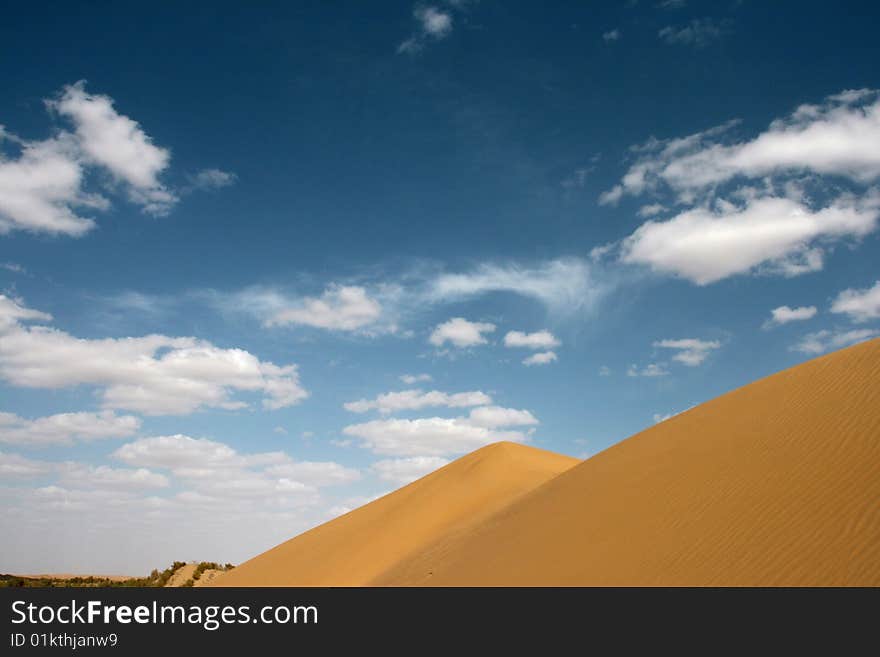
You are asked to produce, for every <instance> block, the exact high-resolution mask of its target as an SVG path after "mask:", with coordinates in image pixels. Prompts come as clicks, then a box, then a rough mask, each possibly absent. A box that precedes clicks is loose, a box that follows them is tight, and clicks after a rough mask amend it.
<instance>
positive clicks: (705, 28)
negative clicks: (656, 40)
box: [657, 18, 725, 48]
mask: <svg viewBox="0 0 880 657" xmlns="http://www.w3.org/2000/svg"><path fill="white" fill-rule="evenodd" d="M724 32H725V27H724V25H723V24H721V23H718V22H717V21H714V20H712V19H711V18H695V19H693V20H692V21H690V22H689V23H688V24H687V25H682V26H678V27H675V26H672V25H667V26H666V27H664V28H662V29H661V30H660V31H659V32H658V33H657V36H659V37H660V39H661V40H662V41H665V42H666V43H668V44H670V45H681V46H694V47H696V48H703V47H705V46H707V45H709V44H710V43H712V42H713V41H717V40H718V39H720V38H721V37H722V36H723V35H724Z"/></svg>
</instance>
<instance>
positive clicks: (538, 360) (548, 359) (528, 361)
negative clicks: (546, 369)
mask: <svg viewBox="0 0 880 657" xmlns="http://www.w3.org/2000/svg"><path fill="white" fill-rule="evenodd" d="M556 360H558V357H557V356H556V352H555V351H541V352H539V353H537V354H532V355H531V356H528V357H527V358H523V365H525V366H526V367H532V366H534V365H548V364H549V363H553V362H555V361H556Z"/></svg>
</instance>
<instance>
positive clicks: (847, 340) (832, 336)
mask: <svg viewBox="0 0 880 657" xmlns="http://www.w3.org/2000/svg"><path fill="white" fill-rule="evenodd" d="M878 335H880V331H878V330H877V329H854V330H850V331H828V330H824V331H816V332H815V333H808V334H807V335H805V336H804V337H803V339H801V340H800V342H798V343H797V344H794V345H792V346H791V347H790V349H791V351H799V352H801V353H804V354H821V353H824V352H826V351H831V350H834V349H841V348H843V347H847V346H849V345H851V344H855V343H857V342H862V341H864V340H868V339H870V338H873V337H876V336H878Z"/></svg>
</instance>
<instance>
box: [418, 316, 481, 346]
mask: <svg viewBox="0 0 880 657" xmlns="http://www.w3.org/2000/svg"><path fill="white" fill-rule="evenodd" d="M494 330H495V325H494V324H490V323H488V322H470V321H468V320H466V319H464V318H462V317H453V318H452V319H450V320H448V321H446V322H443V323H442V324H438V325H437V327H436V328H435V329H434V331H433V332H432V333H431V336H430V337H429V338H428V341H429V342H430V343H431V344H432V345H434V346H435V347H442V346H443V345H444V344H446V343H447V342H449V343H451V344H453V345H454V346H456V347H473V346H476V345H480V344H486V342H487V340H486V338H485V337H483V334H484V333H492V332H493V331H494Z"/></svg>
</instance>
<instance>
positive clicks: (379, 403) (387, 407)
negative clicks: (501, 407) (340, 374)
mask: <svg viewBox="0 0 880 657" xmlns="http://www.w3.org/2000/svg"><path fill="white" fill-rule="evenodd" d="M491 403H492V398H491V397H490V396H489V395H487V394H486V393H484V392H482V391H480V390H473V391H469V392H457V393H454V394H449V393H446V392H440V391H438V390H431V391H430V392H423V391H421V390H401V391H399V392H387V393H385V394H382V395H379V396H378V397H376V398H375V399H372V400H370V399H359V400H358V401H353V402H347V403H345V404H344V405H343V406H344V408H345V410H347V411H351V412H352V413H366V412H367V411H371V410H377V411H379V412H380V413H382V414H383V415H385V414H389V413H396V412H398V411H413V410H418V409H421V408H426V407H428V406H446V407H448V408H463V407H468V406H482V405H484V404H491Z"/></svg>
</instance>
